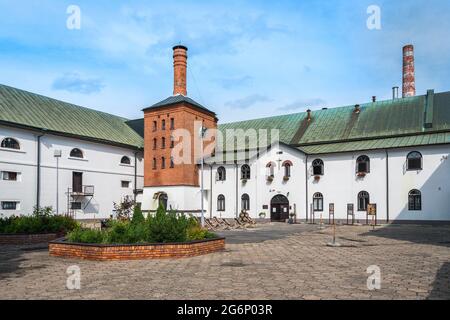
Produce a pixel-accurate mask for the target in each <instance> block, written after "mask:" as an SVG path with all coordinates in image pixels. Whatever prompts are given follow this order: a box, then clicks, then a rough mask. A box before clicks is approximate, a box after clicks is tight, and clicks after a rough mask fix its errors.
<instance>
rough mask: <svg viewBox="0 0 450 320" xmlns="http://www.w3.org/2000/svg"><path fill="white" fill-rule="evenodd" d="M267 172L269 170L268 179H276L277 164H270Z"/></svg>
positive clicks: (267, 166)
mask: <svg viewBox="0 0 450 320" xmlns="http://www.w3.org/2000/svg"><path fill="white" fill-rule="evenodd" d="M266 170H267V173H266V174H267V177H272V178H273V177H274V176H275V163H273V162H269V163H268V164H267V165H266Z"/></svg>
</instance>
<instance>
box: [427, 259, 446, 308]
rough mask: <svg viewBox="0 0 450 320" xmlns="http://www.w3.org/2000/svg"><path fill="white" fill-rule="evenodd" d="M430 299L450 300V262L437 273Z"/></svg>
mask: <svg viewBox="0 0 450 320" xmlns="http://www.w3.org/2000/svg"><path fill="white" fill-rule="evenodd" d="M428 299H432V300H449V299H450V262H445V263H444V264H443V265H442V267H441V268H440V269H439V271H438V272H437V274H436V278H435V279H434V282H433V289H432V290H431V292H430V295H429V296H428Z"/></svg>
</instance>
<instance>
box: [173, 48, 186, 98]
mask: <svg viewBox="0 0 450 320" xmlns="http://www.w3.org/2000/svg"><path fill="white" fill-rule="evenodd" d="M187 51H188V48H186V47H185V46H181V45H179V46H175V47H173V95H174V96H176V95H179V94H181V95H183V96H187V89H186V70H187Z"/></svg>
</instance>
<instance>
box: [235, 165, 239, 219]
mask: <svg viewBox="0 0 450 320" xmlns="http://www.w3.org/2000/svg"><path fill="white" fill-rule="evenodd" d="M238 188H239V180H238V163H237V161H236V218H239V190H238Z"/></svg>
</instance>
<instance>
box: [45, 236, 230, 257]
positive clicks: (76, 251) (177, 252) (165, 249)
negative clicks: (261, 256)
mask: <svg viewBox="0 0 450 320" xmlns="http://www.w3.org/2000/svg"><path fill="white" fill-rule="evenodd" d="M224 249H225V238H217V239H209V240H201V241H193V242H187V243H157V244H132V245H125V244H119V245H108V244H107V245H104V244H84V243H69V242H66V241H65V239H58V240H55V241H51V242H50V244H49V253H50V255H51V256H53V257H63V258H77V259H86V260H100V261H108V260H141V259H163V258H186V257H194V256H200V255H204V254H208V253H213V252H218V251H222V250H224Z"/></svg>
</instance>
